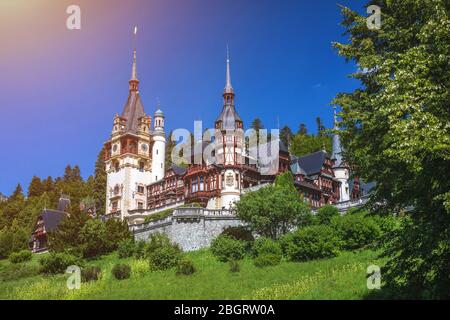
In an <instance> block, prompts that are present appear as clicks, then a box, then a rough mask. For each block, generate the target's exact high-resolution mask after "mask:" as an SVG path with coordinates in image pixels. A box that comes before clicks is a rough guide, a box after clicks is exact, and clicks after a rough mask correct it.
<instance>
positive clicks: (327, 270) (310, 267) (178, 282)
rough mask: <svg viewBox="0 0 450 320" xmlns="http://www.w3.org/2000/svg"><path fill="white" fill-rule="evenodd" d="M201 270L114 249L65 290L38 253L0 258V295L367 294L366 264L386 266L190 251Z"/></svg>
mask: <svg viewBox="0 0 450 320" xmlns="http://www.w3.org/2000/svg"><path fill="white" fill-rule="evenodd" d="M186 255H187V256H188V257H189V258H190V259H192V260H193V262H194V264H195V267H196V269H197V272H196V273H194V274H193V275H190V276H180V275H176V274H175V271H174V270H167V271H159V272H150V271H149V270H148V265H147V262H146V261H140V260H135V259H132V258H129V259H118V257H117V254H116V253H112V254H110V255H107V256H104V257H102V258H101V259H98V260H94V261H90V262H88V265H96V266H99V267H101V269H102V277H101V279H100V280H98V281H95V282H90V283H87V284H84V283H83V284H82V285H81V289H79V290H68V289H66V279H67V277H68V276H67V275H57V276H43V275H39V274H38V273H37V270H38V259H39V256H36V255H35V256H34V257H33V259H32V260H31V261H30V262H27V263H23V264H17V265H13V264H11V263H10V262H9V261H7V260H3V261H0V299H363V298H364V296H365V295H367V294H368V293H369V290H368V289H367V288H366V269H367V266H369V265H370V264H377V265H382V264H383V260H380V259H379V258H378V254H377V252H375V251H371V250H364V251H359V252H343V253H342V254H341V255H340V256H338V257H336V258H333V259H326V260H316V261H309V262H304V263H294V262H285V261H283V262H282V263H281V264H280V265H277V266H274V267H266V268H257V267H255V266H254V265H253V262H252V260H251V259H245V260H243V261H242V262H241V263H240V265H241V270H240V272H237V273H231V272H230V271H229V266H228V264H225V263H221V262H218V261H217V260H216V259H215V258H214V257H213V256H212V255H211V253H210V251H209V250H200V251H196V252H190V253H187V254H186ZM118 262H120V263H129V264H130V265H131V267H132V276H131V278H130V279H127V280H121V281H119V280H116V279H114V278H113V276H112V275H111V269H112V266H113V265H114V264H116V263H118Z"/></svg>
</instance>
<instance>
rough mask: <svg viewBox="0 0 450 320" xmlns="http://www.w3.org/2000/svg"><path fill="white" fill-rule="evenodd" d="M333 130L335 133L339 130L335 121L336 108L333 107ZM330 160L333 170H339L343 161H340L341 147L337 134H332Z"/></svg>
mask: <svg viewBox="0 0 450 320" xmlns="http://www.w3.org/2000/svg"><path fill="white" fill-rule="evenodd" d="M333 109H334V111H333V119H334V124H333V129H334V130H335V131H337V130H339V126H338V121H337V110H336V106H333ZM331 159H333V160H334V166H333V168H339V167H342V165H343V161H342V147H341V138H340V136H339V134H338V133H336V132H334V133H333V152H332V153H331Z"/></svg>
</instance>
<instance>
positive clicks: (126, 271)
mask: <svg viewBox="0 0 450 320" xmlns="http://www.w3.org/2000/svg"><path fill="white" fill-rule="evenodd" d="M111 272H112V274H113V276H114V278H116V279H117V280H123V279H128V278H129V277H130V275H131V267H130V266H129V265H127V264H121V263H118V264H116V265H114V267H113V268H112V270H111Z"/></svg>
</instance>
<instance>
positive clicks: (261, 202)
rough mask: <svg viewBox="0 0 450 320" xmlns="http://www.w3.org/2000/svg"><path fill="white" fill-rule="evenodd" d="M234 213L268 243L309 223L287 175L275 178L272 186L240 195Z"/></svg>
mask: <svg viewBox="0 0 450 320" xmlns="http://www.w3.org/2000/svg"><path fill="white" fill-rule="evenodd" d="M236 210H237V215H238V217H239V218H240V219H241V220H243V221H245V222H247V223H248V224H249V226H250V228H251V229H252V230H253V231H255V232H257V233H258V234H260V235H262V236H266V237H269V238H272V239H277V238H278V237H280V236H281V235H283V234H285V233H287V232H288V231H289V230H291V229H292V228H294V227H298V226H302V225H305V224H307V223H309V222H310V220H311V212H310V210H309V208H308V206H307V205H306V204H305V203H304V202H303V199H302V197H301V196H300V194H299V192H298V191H297V190H296V188H295V186H294V181H293V177H292V174H291V173H290V172H288V173H285V174H282V175H280V176H278V177H277V179H276V181H275V183H274V185H270V186H267V187H264V188H261V189H259V190H257V191H254V192H249V193H247V194H244V195H243V196H242V197H241V199H240V201H239V202H237V203H236Z"/></svg>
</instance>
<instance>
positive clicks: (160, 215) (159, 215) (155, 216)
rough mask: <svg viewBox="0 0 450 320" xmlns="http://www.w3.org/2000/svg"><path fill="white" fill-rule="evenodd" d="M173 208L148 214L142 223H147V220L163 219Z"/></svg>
mask: <svg viewBox="0 0 450 320" xmlns="http://www.w3.org/2000/svg"><path fill="white" fill-rule="evenodd" d="M174 210H175V209H167V210H164V211H161V212H158V213H155V214H152V215H149V216H147V217H145V219H144V223H149V222H152V221H157V220H161V219H165V218H167V217H168V216H170V215H171V214H172V213H173V211H174Z"/></svg>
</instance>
